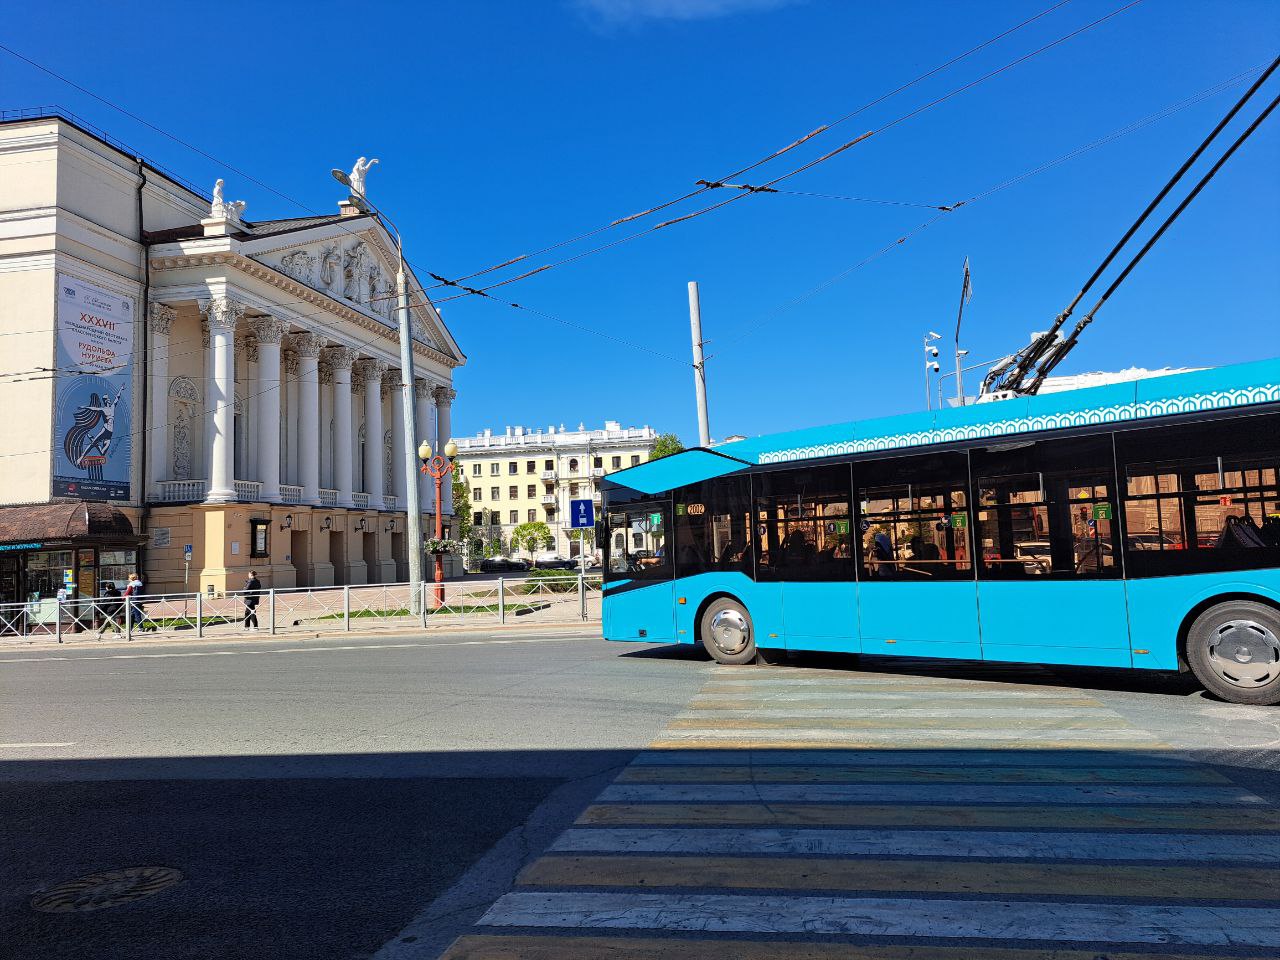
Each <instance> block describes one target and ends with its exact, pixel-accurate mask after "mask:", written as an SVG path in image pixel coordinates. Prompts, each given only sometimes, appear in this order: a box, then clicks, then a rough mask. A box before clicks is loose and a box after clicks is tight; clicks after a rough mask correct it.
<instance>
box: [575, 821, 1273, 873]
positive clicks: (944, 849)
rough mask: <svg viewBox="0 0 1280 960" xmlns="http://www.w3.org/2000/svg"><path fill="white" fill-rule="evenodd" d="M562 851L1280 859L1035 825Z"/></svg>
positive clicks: (599, 832) (646, 834)
mask: <svg viewBox="0 0 1280 960" xmlns="http://www.w3.org/2000/svg"><path fill="white" fill-rule="evenodd" d="M550 849H551V850H553V851H556V852H559V853H678V854H704V855H718V856H759V855H762V854H785V855H789V856H804V855H810V856H841V857H853V856H860V857H925V858H937V857H946V858H952V857H984V858H992V859H999V860H1088V861H1111V860H1134V861H1155V862H1159V861H1167V860H1190V861H1212V862H1229V863H1238V864H1249V863H1261V864H1270V865H1274V864H1275V862H1276V860H1277V859H1280V837H1276V836H1266V837H1257V836H1254V835H1253V834H1251V833H1248V834H1245V833H1237V834H1214V835H1204V834H1184V835H1178V834H1151V833H1126V834H1123V835H1117V834H1114V833H1085V832H1075V833H1038V832H1032V831H1022V830H1017V831H1014V830H1003V831H1002V830H992V831H982V830H857V829H854V830H848V829H840V830H833V829H824V828H817V827H796V828H775V827H753V828H741V829H733V830H724V829H713V828H703V827H688V828H685V829H667V828H644V827H594V828H592V827H570V828H569V829H568V830H566V831H565V832H564V833H563V834H561V835H560V837H559V838H558V839H557V840H556V841H555V843H553V844H552V845H551V848H550Z"/></svg>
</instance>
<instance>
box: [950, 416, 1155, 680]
mask: <svg viewBox="0 0 1280 960" xmlns="http://www.w3.org/2000/svg"><path fill="white" fill-rule="evenodd" d="M1113 464H1114V460H1113V457H1112V446H1111V437H1110V435H1107V436H1102V437H1084V438H1077V439H1067V440H1050V441H1042V442H1040V443H1021V444H1004V445H999V446H995V447H989V448H987V449H986V450H981V451H974V452H973V476H974V487H975V492H976V497H977V508H976V512H977V530H976V533H977V539H978V542H979V544H980V547H981V559H980V561H979V582H978V609H979V611H980V614H979V620H980V625H981V630H982V656H983V658H984V659H987V660H1013V661H1019V662H1028V663H1070V664H1091V665H1096V666H1125V667H1127V666H1131V665H1132V658H1131V656H1130V653H1129V627H1128V618H1127V611H1126V604H1125V592H1124V582H1123V581H1122V580H1121V568H1120V558H1119V544H1118V541H1117V538H1116V525H1115V521H1114V517H1115V511H1116V500H1115V496H1116V494H1115V475H1114V466H1113Z"/></svg>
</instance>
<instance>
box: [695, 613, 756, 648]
mask: <svg viewBox="0 0 1280 960" xmlns="http://www.w3.org/2000/svg"><path fill="white" fill-rule="evenodd" d="M698 632H699V633H700V634H701V636H702V645H703V646H704V647H706V648H707V652H708V653H709V654H711V656H713V657H714V658H715V659H716V661H717V662H719V663H730V664H743V663H751V662H752V661H753V660H755V658H756V640H755V630H754V629H753V628H752V626H751V615H750V614H749V613H747V609H746V607H744V606H743V605H742V604H740V603H739V602H738V601H737V600H731V599H730V598H728V597H719V598H717V599H715V600H712V601H711V603H710V605H708V607H707V609H706V610H705V611H703V614H702V623H701V624H700V625H699V627H698Z"/></svg>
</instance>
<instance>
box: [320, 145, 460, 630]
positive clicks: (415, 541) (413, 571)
mask: <svg viewBox="0 0 1280 960" xmlns="http://www.w3.org/2000/svg"><path fill="white" fill-rule="evenodd" d="M331 172H332V174H333V179H335V180H337V181H338V182H339V183H341V184H343V185H344V186H346V187H347V188H349V189H350V190H351V199H352V201H353V202H355V203H356V205H357V206H358V207H360V208H362V209H364V208H367V209H368V210H372V211H373V212H374V214H376V215H377V216H378V217H379V218H380V219H382V220H385V221H386V223H387V225H388V226H389V227H390V228H391V232H392V234H393V235H394V236H395V240H396V257H397V259H398V260H399V264H398V266H397V268H396V324H397V326H398V327H399V333H400V380H401V383H400V409H401V414H402V416H403V420H404V423H403V430H404V437H405V443H404V449H405V462H404V464H403V467H404V471H405V489H404V495H405V512H406V514H407V517H406V521H407V522H406V524H405V526H406V530H405V534H406V538H405V539H406V542H407V544H408V546H407V548H406V551H405V552H406V553H407V554H408V560H409V605H410V608H411V610H412V611H413V612H414V613H417V612H418V597H419V595H420V594H421V593H422V500H421V497H420V496H419V493H418V474H417V471H416V470H415V469H414V468H415V466H416V464H415V463H414V461H413V456H414V451H413V438H414V437H416V436H417V435H418V415H417V411H416V409H415V407H414V393H413V382H414V374H413V331H412V329H411V327H410V325H409V287H408V284H407V283H406V281H405V274H404V247H403V246H402V245H401V243H400V231H399V230H398V229H397V228H396V225H395V224H394V223H393V222H392V221H391V218H390V217H388V216H387V215H386V214H385V213H383V212H382V211H381V210H379V209H378V208H377V207H375V206H374V205H373V204H371V203H370V202H369V200H368V198H367V197H365V195H364V194H363V193H358V192H357V191H356V190H355V188H354V187H352V186H351V178H350V177H349V176H348V175H347V174H346V173H344V172H343V171H342V170H333V171H331ZM439 524H440V484H439V482H437V483H436V525H437V528H438V527H439ZM438 535H439V534H438V533H437V536H438ZM436 569H437V571H439V569H440V559H439V557H437V558H436ZM437 579H439V576H437Z"/></svg>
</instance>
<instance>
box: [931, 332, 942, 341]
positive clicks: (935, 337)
mask: <svg viewBox="0 0 1280 960" xmlns="http://www.w3.org/2000/svg"><path fill="white" fill-rule="evenodd" d="M929 339H930V340H941V339H942V334H940V333H935V332H934V331H932V330H930V331H929Z"/></svg>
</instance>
